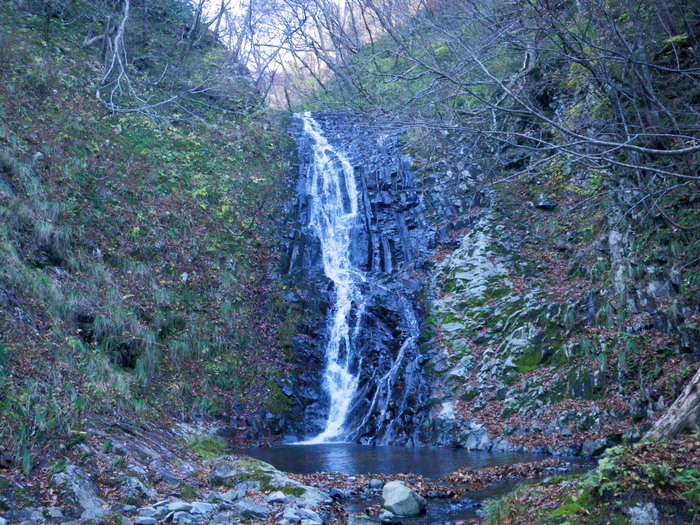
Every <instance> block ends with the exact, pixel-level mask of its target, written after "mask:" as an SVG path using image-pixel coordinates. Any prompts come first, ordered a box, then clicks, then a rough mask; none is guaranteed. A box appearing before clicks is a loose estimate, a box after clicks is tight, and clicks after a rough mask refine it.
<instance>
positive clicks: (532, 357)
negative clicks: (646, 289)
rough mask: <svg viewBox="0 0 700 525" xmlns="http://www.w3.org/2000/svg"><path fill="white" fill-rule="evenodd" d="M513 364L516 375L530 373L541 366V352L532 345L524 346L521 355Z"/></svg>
mask: <svg viewBox="0 0 700 525" xmlns="http://www.w3.org/2000/svg"><path fill="white" fill-rule="evenodd" d="M514 362H515V366H516V370H517V371H518V373H520V374H524V373H526V372H530V371H531V370H534V369H535V368H538V367H539V366H540V364H542V350H541V349H540V348H539V347H535V346H534V345H529V346H526V347H525V348H524V349H523V353H522V354H520V355H519V356H517V357H516V358H515V359H514Z"/></svg>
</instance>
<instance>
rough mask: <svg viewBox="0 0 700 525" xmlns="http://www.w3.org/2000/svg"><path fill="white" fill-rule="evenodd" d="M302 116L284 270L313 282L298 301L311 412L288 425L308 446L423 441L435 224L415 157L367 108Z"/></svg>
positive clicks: (303, 381) (302, 389) (303, 393)
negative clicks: (362, 112) (428, 277)
mask: <svg viewBox="0 0 700 525" xmlns="http://www.w3.org/2000/svg"><path fill="white" fill-rule="evenodd" d="M295 124H296V125H295V130H296V134H297V143H298V146H299V160H300V169H299V176H300V179H299V187H298V188H299V200H298V201H297V202H298V210H299V218H300V229H299V231H298V232H297V233H296V234H294V235H293V237H292V239H293V240H292V242H291V244H290V245H289V246H288V251H287V254H288V261H289V262H288V264H289V266H288V268H287V270H285V271H286V272H287V274H288V275H290V276H294V277H293V278H294V279H298V280H297V281H296V282H297V283H298V284H299V285H300V286H302V287H308V288H306V289H308V290H313V291H310V292H309V294H308V295H306V294H304V293H303V292H302V294H301V295H302V296H304V297H306V299H296V300H297V301H298V304H300V306H302V308H304V323H302V324H303V330H304V331H303V335H301V336H300V337H298V338H297V339H295V343H294V344H295V345H296V346H295V347H294V348H295V354H296V355H298V356H299V357H298V358H299V364H300V365H301V367H302V368H301V373H300V376H299V384H298V387H297V390H296V392H297V395H298V396H299V399H301V400H302V403H303V404H302V406H303V407H304V417H300V418H298V420H297V421H294V422H291V425H290V426H291V428H292V430H293V431H294V430H297V429H298V431H300V432H301V433H302V434H304V435H312V436H314V437H312V438H311V439H308V440H306V441H303V443H307V444H310V443H324V442H333V441H336V442H337V441H356V442H361V443H377V444H390V443H391V444H409V443H417V442H418V441H419V439H420V437H419V433H420V432H421V431H422V429H424V428H425V427H424V426H422V423H423V421H424V420H425V418H426V417H427V414H428V413H429V411H430V405H429V403H428V398H429V392H430V388H429V385H428V383H427V382H426V379H425V377H424V374H423V370H422V365H423V363H424V362H425V361H426V359H427V357H426V355H425V354H424V353H422V352H421V349H420V345H419V339H420V334H421V330H420V321H419V315H418V313H417V304H418V303H419V301H420V300H421V295H420V290H421V289H422V282H421V275H422V274H421V264H422V262H421V261H424V260H425V257H426V254H427V253H428V252H429V250H428V247H427V245H428V243H429V240H430V238H431V237H430V236H431V231H430V229H429V227H428V226H427V224H426V221H425V218H424V216H423V206H422V203H421V200H420V197H419V194H418V192H417V190H416V186H415V182H414V179H413V175H412V173H411V172H410V169H409V167H408V162H407V159H406V158H405V156H404V155H403V154H402V152H401V149H400V148H399V147H398V144H397V141H396V140H395V138H394V137H391V136H389V135H385V134H380V133H378V132H377V131H376V130H374V129H372V128H371V127H370V126H368V125H366V124H367V123H366V122H364V121H363V120H362V119H361V117H360V116H358V115H354V114H350V113H320V114H314V115H313V116H312V115H311V114H309V113H305V114H299V115H296V120H295ZM328 283H330V284H331V286H330V290H329V291H328V293H326V290H325V287H326V286H327V285H328ZM321 370H322V372H321Z"/></svg>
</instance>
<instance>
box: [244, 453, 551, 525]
mask: <svg viewBox="0 0 700 525" xmlns="http://www.w3.org/2000/svg"><path fill="white" fill-rule="evenodd" d="M237 452H240V453H242V454H245V455H248V456H251V457H254V458H257V459H260V460H262V461H265V462H267V463H270V464H272V465H274V466H275V467H276V468H278V469H280V470H282V471H284V472H289V473H293V474H312V473H316V472H337V473H341V474H384V475H392V474H401V473H411V474H416V475H421V476H423V477H425V478H428V479H429V480H431V481H437V480H438V479H439V478H441V477H443V476H445V475H447V474H450V473H451V472H454V471H455V470H457V469H460V468H463V467H471V468H485V467H492V466H497V465H508V464H512V463H522V462H529V461H533V460H537V459H542V456H535V455H532V454H516V453H495V454H494V453H490V452H481V451H468V450H464V449H448V448H428V447H398V446H367V445H357V444H353V443H324V444H317V445H283V446H277V447H271V448H250V449H245V450H241V451H237ZM516 484H517V482H515V481H513V482H504V483H502V484H499V485H498V486H496V487H491V488H488V489H484V490H478V491H473V492H470V493H468V494H467V496H466V499H463V500H461V501H458V500H454V499H449V500H448V499H430V500H428V508H427V512H426V514H425V515H423V516H419V517H417V518H412V519H402V520H401V521H402V523H405V524H407V525H408V524H417V523H432V524H438V523H449V522H454V521H459V520H468V519H471V518H475V517H476V516H477V515H476V510H477V509H478V508H479V506H480V503H481V502H482V501H483V500H484V499H487V498H492V497H494V496H498V495H500V494H503V493H505V492H508V491H510V490H511V489H512V488H513V487H514V486H515V485H516ZM374 504H381V501H380V500H368V499H353V498H350V499H349V500H348V501H346V507H347V509H348V511H349V512H362V511H364V509H365V508H366V507H368V506H370V505H374Z"/></svg>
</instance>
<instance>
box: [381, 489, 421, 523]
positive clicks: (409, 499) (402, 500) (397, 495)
mask: <svg viewBox="0 0 700 525" xmlns="http://www.w3.org/2000/svg"><path fill="white" fill-rule="evenodd" d="M382 498H383V499H384V503H383V506H384V508H385V509H386V510H388V511H389V512H391V513H393V514H396V515H397V516H417V515H418V514H420V513H422V512H423V511H424V510H425V506H426V501H425V499H424V498H423V497H422V496H420V495H419V494H417V493H416V492H414V491H413V490H411V489H410V488H408V487H407V486H406V485H404V483H403V482H402V481H390V482H389V483H387V484H386V485H384V490H383V491H382Z"/></svg>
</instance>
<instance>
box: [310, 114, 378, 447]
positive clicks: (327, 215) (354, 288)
mask: <svg viewBox="0 0 700 525" xmlns="http://www.w3.org/2000/svg"><path fill="white" fill-rule="evenodd" d="M299 118H301V119H302V122H303V130H304V133H306V134H308V136H309V137H310V138H311V140H312V151H313V159H312V162H311V163H310V164H309V166H308V170H309V173H308V174H307V179H306V180H307V184H308V186H307V188H306V191H307V193H308V195H310V196H311V201H310V210H309V226H310V227H311V229H312V230H313V232H314V234H315V235H316V236H317V237H318V239H319V241H320V243H321V254H322V260H323V270H324V272H325V274H326V277H328V278H329V279H330V280H331V281H332V282H333V284H334V288H335V298H334V303H335V304H334V305H333V308H332V311H331V312H332V313H331V315H330V318H329V321H328V344H327V347H326V368H325V372H324V386H325V389H326V392H327V393H328V396H329V398H330V408H329V411H328V420H327V421H326V427H325V429H324V430H323V432H321V433H320V434H319V435H318V436H316V437H314V438H312V439H310V440H308V441H307V442H306V443H323V442H328V441H332V440H334V439H341V438H342V435H343V424H344V423H345V420H346V418H347V414H348V411H349V409H350V404H351V402H352V399H353V397H354V396H355V391H356V390H357V386H358V380H359V374H358V366H359V359H358V356H356V355H355V346H354V339H355V337H356V335H357V333H358V332H359V330H360V329H361V322H362V317H363V309H364V300H363V296H362V293H361V292H360V289H359V285H360V283H363V282H365V280H366V277H365V275H364V273H363V272H362V271H361V270H360V269H359V268H356V267H354V265H353V264H352V261H351V260H350V249H351V236H352V233H353V230H355V229H356V227H357V225H358V221H359V215H358V207H359V206H358V193H357V185H356V181H355V172H354V170H353V168H352V166H351V164H350V162H349V161H348V159H347V157H346V156H345V155H344V154H343V153H342V152H340V151H338V150H336V149H335V148H334V147H333V146H331V145H330V144H329V142H328V140H326V138H325V137H324V136H323V133H322V131H321V128H320V126H319V124H318V122H316V121H315V120H314V119H313V118H312V117H311V115H310V114H309V113H304V114H302V115H301V116H300V117H299ZM353 324H354V326H353Z"/></svg>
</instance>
